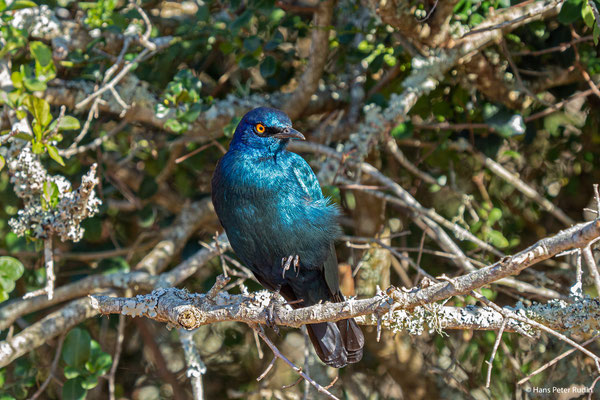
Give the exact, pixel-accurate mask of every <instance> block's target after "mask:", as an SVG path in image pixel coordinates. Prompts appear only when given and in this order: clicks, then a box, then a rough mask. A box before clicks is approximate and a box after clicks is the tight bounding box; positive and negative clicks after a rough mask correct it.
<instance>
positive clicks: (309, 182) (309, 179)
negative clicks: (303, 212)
mask: <svg viewBox="0 0 600 400" xmlns="http://www.w3.org/2000/svg"><path fill="white" fill-rule="evenodd" d="M292 154H293V156H292V170H293V171H294V176H295V177H296V180H297V181H298V184H299V185H300V187H301V188H302V191H303V192H304V194H305V195H307V196H308V197H310V199H311V200H312V201H315V200H320V199H322V198H323V192H322V191H321V185H319V180H318V179H317V176H316V175H315V173H314V172H313V170H312V168H310V165H308V163H307V162H306V161H305V160H304V159H303V158H302V157H300V156H299V155H297V154H294V153H292Z"/></svg>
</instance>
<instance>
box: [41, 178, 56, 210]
mask: <svg viewBox="0 0 600 400" xmlns="http://www.w3.org/2000/svg"><path fill="white" fill-rule="evenodd" d="M58 194H59V190H58V185H57V184H56V183H55V182H52V181H46V182H44V186H43V200H44V201H45V202H46V204H47V205H49V206H50V208H54V207H56V206H57V204H58Z"/></svg>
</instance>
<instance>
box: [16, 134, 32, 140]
mask: <svg viewBox="0 0 600 400" xmlns="http://www.w3.org/2000/svg"><path fill="white" fill-rule="evenodd" d="M14 137H16V138H19V139H22V140H26V141H28V142H31V141H32V140H33V136H31V135H30V134H29V133H25V132H19V133H17V134H16V135H15V136H14Z"/></svg>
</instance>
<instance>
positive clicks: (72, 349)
mask: <svg viewBox="0 0 600 400" xmlns="http://www.w3.org/2000/svg"><path fill="white" fill-rule="evenodd" d="M91 340H92V338H91V337H90V334H89V333H88V332H87V331H86V330H84V329H80V328H75V329H72V330H71V331H70V332H69V333H68V335H67V337H66V338H65V343H64V345H63V350H62V358H63V360H64V361H65V363H67V365H70V366H72V367H76V368H81V367H83V366H84V365H85V362H86V361H87V360H88V359H89V358H90V342H91ZM80 386H81V385H80Z"/></svg>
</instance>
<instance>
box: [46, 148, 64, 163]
mask: <svg viewBox="0 0 600 400" xmlns="http://www.w3.org/2000/svg"><path fill="white" fill-rule="evenodd" d="M46 150H48V155H49V156H50V157H51V158H52V159H53V160H54V161H56V162H57V163H59V164H60V165H62V166H63V167H64V166H65V162H64V161H63V159H62V157H61V156H60V154H58V149H57V148H56V147H54V146H52V145H49V144H46Z"/></svg>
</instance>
